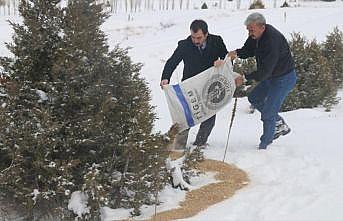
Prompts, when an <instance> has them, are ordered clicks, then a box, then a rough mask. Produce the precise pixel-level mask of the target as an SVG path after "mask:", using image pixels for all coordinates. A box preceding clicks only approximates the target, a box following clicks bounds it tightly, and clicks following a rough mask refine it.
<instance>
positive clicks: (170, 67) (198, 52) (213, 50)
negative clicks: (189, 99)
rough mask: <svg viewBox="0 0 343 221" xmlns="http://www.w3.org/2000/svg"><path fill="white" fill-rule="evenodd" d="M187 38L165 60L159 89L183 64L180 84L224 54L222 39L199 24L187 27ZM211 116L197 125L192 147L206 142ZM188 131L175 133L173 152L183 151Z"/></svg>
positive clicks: (211, 126)
mask: <svg viewBox="0 0 343 221" xmlns="http://www.w3.org/2000/svg"><path fill="white" fill-rule="evenodd" d="M190 31H191V35H190V36H189V37H188V38H186V39H185V40H181V41H179V43H178V46H177V48H176V50H175V51H174V53H173V55H172V56H171V57H170V58H169V59H168V61H167V63H166V64H165V66H164V69H163V72H162V77H161V83H160V85H161V87H162V88H163V85H166V84H169V82H170V78H171V76H172V73H173V72H174V70H175V69H176V67H177V66H178V64H179V63H180V62H181V61H183V63H184V68H183V77H182V80H185V79H188V78H190V77H193V76H195V75H197V74H199V73H200V72H202V71H205V70H206V69H208V68H210V67H212V66H213V65H214V62H215V61H216V60H218V59H219V58H221V59H224V58H225V56H226V55H227V53H228V51H227V50H226V47H225V44H224V42H223V39H222V38H221V37H220V36H217V35H212V34H209V33H208V27H207V24H206V22H205V21H203V20H194V21H193V22H192V23H191V26H190ZM215 117H216V116H215V115H214V116H213V117H211V118H209V119H208V120H206V121H204V122H202V123H201V124H200V129H199V131H198V134H197V136H196V139H195V142H194V143H193V144H194V145H196V146H203V145H205V144H206V142H207V138H208V136H209V135H210V133H211V131H212V129H213V127H214V123H215ZM188 133H189V129H188V130H185V131H183V132H181V133H179V134H178V135H177V137H176V140H175V143H174V148H176V149H183V148H185V147H186V144H187V138H188Z"/></svg>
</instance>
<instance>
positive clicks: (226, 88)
mask: <svg viewBox="0 0 343 221" xmlns="http://www.w3.org/2000/svg"><path fill="white" fill-rule="evenodd" d="M237 75H238V74H237V73H235V72H233V71H232V65H231V61H230V60H229V59H228V60H226V62H225V63H224V65H221V66H220V67H211V68H209V69H207V70H205V71H203V72H201V73H200V74H197V75H196V76H194V77H192V78H189V79H187V80H184V81H182V82H181V83H179V84H176V85H165V86H164V87H163V90H164V92H165V95H166V98H167V103H168V107H169V111H170V114H171V117H172V121H173V124H174V123H177V124H178V125H179V129H180V131H183V130H185V129H187V128H190V127H193V126H194V125H197V124H199V123H201V122H203V121H205V120H207V119H209V118H210V117H212V116H213V115H215V114H216V113H217V112H218V111H219V110H220V109H221V108H223V107H224V106H225V105H226V104H227V103H229V102H230V101H231V99H232V96H233V93H234V91H235V89H236V85H235V80H234V79H235V78H236V77H237Z"/></svg>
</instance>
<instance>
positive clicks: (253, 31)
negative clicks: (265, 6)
mask: <svg viewBox="0 0 343 221" xmlns="http://www.w3.org/2000/svg"><path fill="white" fill-rule="evenodd" d="M265 29H266V26H265V25H261V24H257V23H251V24H250V25H247V30H248V32H249V36H250V37H252V38H253V39H259V38H260V37H261V36H262V34H263V32H264V30H265Z"/></svg>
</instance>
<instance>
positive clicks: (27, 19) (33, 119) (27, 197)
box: [0, 0, 61, 219]
mask: <svg viewBox="0 0 343 221" xmlns="http://www.w3.org/2000/svg"><path fill="white" fill-rule="evenodd" d="M58 3H59V1H58V0H44V1H43V0H32V1H24V0H23V1H21V2H20V6H19V12H20V14H21V16H22V17H23V24H22V25H21V24H15V23H11V25H12V27H13V29H14V31H15V35H14V36H13V43H11V44H8V45H7V46H8V48H9V50H10V51H11V52H12V53H13V55H14V58H2V59H1V63H2V66H3V67H4V69H5V71H6V72H8V73H9V75H10V79H9V80H10V82H11V84H12V87H11V88H7V90H9V89H11V90H9V92H8V96H6V97H1V103H5V104H6V105H3V106H2V107H3V108H2V109H1V114H0V122H1V124H0V130H1V132H0V137H1V138H0V142H1V144H0V145H1V151H2V153H1V156H0V158H1V159H0V161H1V163H0V170H1V174H0V189H1V191H0V192H1V193H2V194H3V195H2V196H4V194H5V193H6V194H8V195H11V196H14V198H15V199H16V200H17V201H18V202H20V203H21V204H22V205H23V206H25V208H26V209H28V211H29V213H30V214H29V217H32V216H33V214H32V211H33V208H34V207H40V206H42V205H46V206H47V205H49V204H44V203H42V202H44V201H46V200H52V199H54V198H56V197H57V194H56V191H55V190H56V186H57V181H56V180H55V179H54V178H55V175H56V174H58V169H57V168H56V165H55V164H54V163H53V162H52V161H50V159H49V157H48V154H49V151H50V150H49V147H50V146H53V145H54V143H55V140H54V138H53V137H52V136H51V131H50V130H49V128H50V126H51V125H52V124H53V120H52V118H51V116H50V109H49V103H50V102H51V100H50V98H49V97H48V96H47V94H48V93H49V92H51V91H53V90H54V89H53V88H52V87H51V85H50V84H49V82H50V81H53V80H54V79H55V76H54V75H53V74H52V72H51V69H52V66H53V63H54V60H55V58H56V54H57V53H56V52H57V50H58V48H59V46H60V45H59V44H60V36H59V30H60V25H61V11H60V10H59V8H58V7H57V4H58ZM29 219H30V218H29Z"/></svg>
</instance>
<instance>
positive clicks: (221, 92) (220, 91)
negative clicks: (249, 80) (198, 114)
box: [202, 74, 234, 110]
mask: <svg viewBox="0 0 343 221" xmlns="http://www.w3.org/2000/svg"><path fill="white" fill-rule="evenodd" d="M233 92H234V85H233V82H232V81H229V79H227V78H225V77H224V76H223V75H221V74H217V75H214V76H213V77H212V78H211V79H210V80H209V81H208V82H207V83H206V85H205V87H204V89H203V91H202V98H203V100H204V101H205V102H204V103H205V105H206V107H207V108H208V109H211V110H215V109H218V108H220V107H222V106H224V105H225V104H227V103H228V102H229V101H230V100H231V97H232V95H233Z"/></svg>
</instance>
